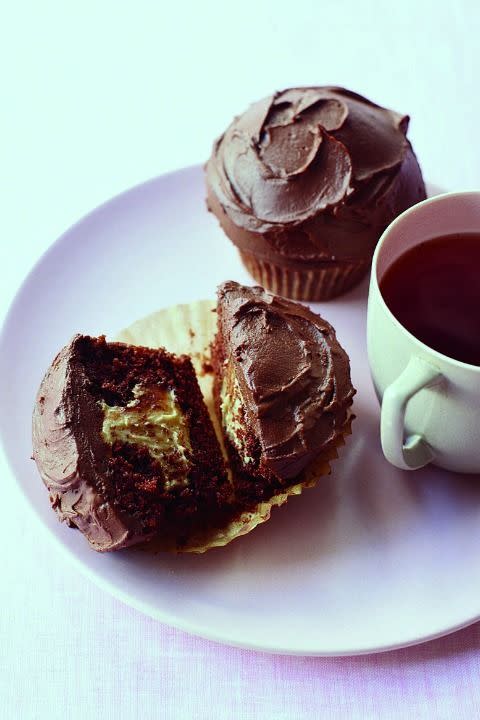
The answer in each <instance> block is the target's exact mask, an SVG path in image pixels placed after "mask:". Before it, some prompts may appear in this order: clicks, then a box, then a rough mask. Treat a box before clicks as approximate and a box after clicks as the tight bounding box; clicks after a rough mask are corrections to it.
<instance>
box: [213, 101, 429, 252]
mask: <svg viewBox="0 0 480 720" xmlns="http://www.w3.org/2000/svg"><path fill="white" fill-rule="evenodd" d="M408 122H409V118H408V117H407V116H402V115H399V114H398V113H396V112H394V111H392V110H388V109H386V108H383V107H380V106H379V105H376V104H374V103H372V102H370V101H369V100H367V99H366V98H364V97H362V96H360V95H357V94H355V93H352V92H350V91H348V90H345V89H343V88H338V87H309V88H293V89H289V90H284V91H282V92H277V93H275V94H274V95H271V96H269V97H267V98H264V99H263V100H260V101H259V102H256V103H254V104H253V105H251V106H250V107H249V108H248V109H247V111H246V112H245V113H243V114H242V115H240V116H238V117H236V118H235V119H234V120H233V122H232V123H231V125H230V126H229V127H228V128H227V130H226V131H225V133H224V134H223V135H222V136H221V137H220V138H219V139H218V140H217V141H216V142H215V144H214V147H213V151H212V154H211V157H210V159H209V161H208V163H207V165H206V181H207V204H208V206H209V208H210V210H212V212H213V213H214V214H215V215H216V216H217V217H218V219H219V220H220V223H221V225H222V227H223V229H224V230H225V232H226V233H227V235H228V236H229V237H230V238H231V240H232V241H233V242H234V243H235V244H236V245H237V246H238V247H239V248H240V249H241V250H246V251H248V252H253V253H255V254H256V255H258V256H260V257H262V256H263V257H264V258H266V259H273V260H274V261H275V262H276V263H279V262H280V263H281V260H282V258H283V259H284V260H285V261H288V262H289V263H290V262H300V263H302V262H305V261H307V262H318V261H320V262H325V261H326V260H351V259H365V258H368V257H369V256H370V255H371V253H372V251H373V248H374V246H375V243H376V241H377V240H378V237H379V235H380V234H381V232H382V231H383V229H384V228H385V227H386V226H387V225H388V224H389V222H390V221H391V220H392V219H393V218H394V217H395V216H396V215H398V214H399V213H400V212H402V211H403V210H404V209H406V208H407V207H409V206H410V205H412V204H414V203H415V202H418V201H419V200H422V199H424V198H425V187H424V184H423V180H422V176H421V172H420V168H419V166H418V163H417V160H416V158H415V155H414V153H413V151H412V148H411V145H410V143H409V141H408V140H407V138H406V132H407V128H408Z"/></svg>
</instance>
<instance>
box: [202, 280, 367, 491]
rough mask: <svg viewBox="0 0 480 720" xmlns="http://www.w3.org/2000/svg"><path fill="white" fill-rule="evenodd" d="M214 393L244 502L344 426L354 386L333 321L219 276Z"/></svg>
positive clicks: (286, 479) (292, 473) (291, 473)
mask: <svg viewBox="0 0 480 720" xmlns="http://www.w3.org/2000/svg"><path fill="white" fill-rule="evenodd" d="M217 313H218V332H217V335H216V338H215V341H214V343H213V348H212V357H213V364H214V370H215V386H214V393H215V398H216V406H217V409H218V413H219V416H220V418H221V422H222V427H223V431H224V435H225V440H226V444H227V448H228V450H229V456H230V460H231V463H232V465H233V466H234V468H235V478H236V479H235V491H236V494H237V496H238V498H239V500H240V501H241V502H243V503H247V504H248V502H255V501H262V500H266V499H268V498H269V497H271V496H272V494H274V493H275V492H278V491H280V490H281V489H282V488H285V487H286V486H288V485H291V484H292V483H294V482H295V480H296V479H298V478H299V476H300V475H301V473H302V472H303V471H304V470H305V469H306V468H307V467H308V466H309V464H310V463H312V462H313V461H314V460H315V459H316V458H317V457H319V456H321V454H322V453H328V452H329V451H331V449H332V448H334V447H335V446H336V444H338V441H339V439H340V438H341V437H342V436H343V434H344V433H345V432H346V430H347V428H348V427H349V416H350V406H351V404H352V401H353V396H354V393H355V390H354V388H353V386H352V384H351V380H350V364H349V359H348V355H347V354H346V352H345V351H344V350H343V348H342V347H341V346H340V344H339V342H338V340H337V338H336V335H335V331H334V329H333V328H332V326H331V325H330V324H329V323H328V322H326V321H325V320H324V319H323V318H321V317H320V316H318V315H316V314H315V313H313V312H312V311H311V310H309V309H308V308H307V307H305V306H303V305H300V304H298V303H295V302H292V301H290V300H286V299H284V298H280V297H277V296H274V295H271V294H270V293H267V292H265V290H263V288H260V287H245V286H242V285H239V284H238V283H235V282H226V283H223V284H222V285H221V286H220V288H219V290H218V306H217Z"/></svg>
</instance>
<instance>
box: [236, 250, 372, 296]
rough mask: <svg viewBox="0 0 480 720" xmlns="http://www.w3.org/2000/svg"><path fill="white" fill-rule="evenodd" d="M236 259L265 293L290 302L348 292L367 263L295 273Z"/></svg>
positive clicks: (249, 259)
mask: <svg viewBox="0 0 480 720" xmlns="http://www.w3.org/2000/svg"><path fill="white" fill-rule="evenodd" d="M239 254H240V258H241V260H242V262H243V264H244V266H245V267H246V269H247V270H248V272H249V273H250V275H251V276H252V277H253V278H254V280H255V281H256V282H257V283H258V284H259V285H261V286H262V287H264V288H265V289H266V290H269V291H270V292H273V293H275V294H276V295H282V296H283V297H287V298H291V299H292V300H307V301H310V302H320V301H323V300H332V299H333V298H335V297H338V296H339V295H343V293H345V292H347V291H348V290H351V289H352V288H353V287H355V285H358V283H359V282H360V281H361V280H362V279H363V278H364V277H365V275H366V274H367V272H368V270H369V268H370V262H369V261H365V260H359V261H357V262H351V263H348V262H334V261H331V262H325V263H324V264H323V266H320V267H319V266H317V267H316V268H314V269H309V270H296V269H292V268H288V267H283V266H280V265H275V264H274V263H272V262H267V261H265V260H262V259H260V258H257V257H255V256H254V255H252V254H251V253H247V252H244V251H243V250H239Z"/></svg>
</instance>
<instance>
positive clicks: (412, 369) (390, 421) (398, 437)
mask: <svg viewBox="0 0 480 720" xmlns="http://www.w3.org/2000/svg"><path fill="white" fill-rule="evenodd" d="M441 379H442V374H441V373H440V371H439V370H438V369H437V368H435V367H434V366H433V365H430V363H428V362H426V361H425V360H422V359H421V358H419V357H417V356H413V357H412V358H410V361H409V363H408V365H407V367H406V368H405V370H404V371H403V372H402V374H401V375H400V376H399V377H398V378H397V379H396V380H394V382H393V383H392V384H391V385H389V386H388V387H387V389H386V390H385V393H384V395H383V400H382V412H381V422H380V435H381V440H382V450H383V454H384V455H385V457H386V458H387V460H388V461H389V462H391V463H392V465H396V467H398V468H401V469H402V470H417V469H418V468H421V467H424V465H428V463H429V462H431V461H432V460H433V458H434V453H433V450H432V448H431V447H430V446H429V445H427V443H426V442H425V440H424V439H423V437H422V436H421V435H418V434H414V435H410V436H409V437H407V438H406V439H405V442H404V435H405V430H404V428H405V411H406V409H407V405H408V401H409V400H410V399H411V398H412V397H413V396H414V395H416V393H417V392H419V390H422V388H426V387H431V386H432V385H436V384H437V383H438V382H440V380H441Z"/></svg>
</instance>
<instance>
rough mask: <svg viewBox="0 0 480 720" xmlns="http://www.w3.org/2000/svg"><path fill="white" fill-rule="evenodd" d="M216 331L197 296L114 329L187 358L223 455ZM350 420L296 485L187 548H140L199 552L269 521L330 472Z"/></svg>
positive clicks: (209, 306)
mask: <svg viewBox="0 0 480 720" xmlns="http://www.w3.org/2000/svg"><path fill="white" fill-rule="evenodd" d="M216 329H217V314H216V311H215V303H214V302H213V301H211V300H200V301H198V302H193V303H189V304H186V305H175V306H172V307H169V308H166V309H165V310H160V311H158V312H156V313H153V314H151V315H148V316H147V317H145V318H143V319H141V320H138V321H137V322H135V323H133V324H132V325H130V326H129V327H128V328H125V329H124V330H122V331H121V332H119V333H118V335H117V336H116V338H115V340H117V341H120V342H126V343H130V344H132V345H143V346H146V347H151V348H158V347H164V348H166V349H167V350H168V351H169V352H172V353H175V354H176V355H181V354H187V355H189V356H190V358H191V360H192V363H193V366H194V368H195V372H196V374H197V378H198V382H199V385H200V389H201V391H202V394H203V397H204V400H205V403H206V405H207V408H208V411H209V414H210V417H211V419H212V422H213V426H214V428H215V432H216V435H217V438H218V441H219V443H220V446H221V448H222V452H223V455H224V457H225V459H226V458H227V453H226V449H225V444H224V440H223V433H222V430H221V427H220V423H219V421H218V418H217V415H216V412H215V407H214V399H213V372H212V367H211V363H210V360H211V356H210V343H211V341H212V340H213V338H214V336H215V333H216ZM350 424H351V418H350V417H349V418H348V420H347V422H346V424H345V426H344V429H343V433H342V435H340V436H339V437H338V439H337V440H336V442H335V443H334V444H332V446H331V447H329V448H328V449H326V450H325V451H324V452H323V453H321V454H320V455H318V456H317V457H316V458H315V460H314V461H313V462H312V463H311V464H310V465H309V466H308V467H307V468H306V469H305V470H304V471H303V472H302V474H301V475H300V477H299V478H298V482H297V483H296V484H295V485H292V486H290V487H288V488H285V489H284V490H283V491H282V492H281V493H278V494H276V495H274V496H273V497H272V498H270V500H268V501H267V502H261V503H259V504H258V505H257V506H256V508H254V510H252V511H249V512H243V513H242V514H241V515H239V516H238V517H237V518H235V519H234V520H233V521H231V522H230V523H229V524H228V525H227V526H226V527H224V528H220V529H215V530H214V531H211V532H210V533H209V534H208V536H207V535H204V536H197V537H193V538H191V540H190V542H189V544H188V545H187V546H183V547H181V548H178V547H176V545H175V543H174V542H168V541H165V542H162V544H161V545H160V544H159V543H158V542H156V541H155V540H154V541H152V542H149V543H148V544H147V545H146V546H144V549H150V550H154V551H161V550H168V551H173V552H191V553H204V552H206V551H207V550H209V549H211V548H213V547H220V546H223V545H227V544H228V543H229V542H231V541H232V540H234V539H235V538H237V537H240V536H241V535H246V534H247V533H249V532H251V531H252V530H253V529H254V528H255V527H257V525H260V524H261V523H264V522H266V521H267V520H268V519H269V517H270V514H271V511H272V508H273V507H275V506H280V505H283V504H284V503H285V502H286V501H287V500H288V498H289V497H290V496H291V495H300V494H301V493H302V491H303V489H304V488H308V487H313V486H314V485H315V483H316V482H317V480H318V479H319V478H320V477H322V476H324V475H328V474H330V461H331V460H334V459H335V458H337V457H338V452H337V450H338V448H339V447H340V446H342V445H344V436H345V435H348V434H350ZM228 473H229V479H230V482H233V478H232V474H231V470H228Z"/></svg>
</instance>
